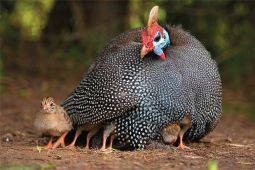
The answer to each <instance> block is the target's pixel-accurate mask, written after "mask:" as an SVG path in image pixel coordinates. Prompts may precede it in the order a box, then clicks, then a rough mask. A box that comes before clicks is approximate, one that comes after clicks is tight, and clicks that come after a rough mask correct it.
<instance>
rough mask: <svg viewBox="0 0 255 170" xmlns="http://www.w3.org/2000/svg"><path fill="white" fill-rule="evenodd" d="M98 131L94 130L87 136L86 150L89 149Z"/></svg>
mask: <svg viewBox="0 0 255 170" xmlns="http://www.w3.org/2000/svg"><path fill="white" fill-rule="evenodd" d="M97 131H98V128H94V129H92V130H91V131H89V133H88V134H87V138H86V146H85V148H84V149H89V141H90V139H91V137H93V136H94V135H95V134H96V133H97Z"/></svg>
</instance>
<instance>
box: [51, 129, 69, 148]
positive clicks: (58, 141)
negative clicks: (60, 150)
mask: <svg viewBox="0 0 255 170" xmlns="http://www.w3.org/2000/svg"><path fill="white" fill-rule="evenodd" d="M67 134H68V132H65V133H63V134H62V135H61V136H60V137H59V138H58V140H57V141H56V142H55V143H54V144H53V146H52V149H55V148H57V147H58V146H59V145H61V146H62V147H65V137H66V135H67Z"/></svg>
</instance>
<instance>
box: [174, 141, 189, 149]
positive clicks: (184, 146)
mask: <svg viewBox="0 0 255 170" xmlns="http://www.w3.org/2000/svg"><path fill="white" fill-rule="evenodd" d="M177 148H178V149H182V150H184V149H189V150H190V147H188V146H186V145H184V144H182V143H181V144H179V146H178V147H177Z"/></svg>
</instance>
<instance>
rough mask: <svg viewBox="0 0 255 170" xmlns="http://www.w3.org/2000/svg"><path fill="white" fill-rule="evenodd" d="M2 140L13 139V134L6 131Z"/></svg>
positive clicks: (9, 140) (8, 140)
mask: <svg viewBox="0 0 255 170" xmlns="http://www.w3.org/2000/svg"><path fill="white" fill-rule="evenodd" d="M2 141H4V142H11V141H13V134H11V133H6V134H4V135H3V138H2Z"/></svg>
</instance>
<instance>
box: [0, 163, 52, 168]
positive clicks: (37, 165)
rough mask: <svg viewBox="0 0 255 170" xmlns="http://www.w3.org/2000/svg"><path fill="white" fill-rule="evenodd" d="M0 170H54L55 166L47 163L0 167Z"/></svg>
mask: <svg viewBox="0 0 255 170" xmlns="http://www.w3.org/2000/svg"><path fill="white" fill-rule="evenodd" d="M0 169H1V170H53V169H56V165H55V164H53V163H51V162H49V163H47V164H32V165H11V166H10V165H9V166H3V167H1V166H0Z"/></svg>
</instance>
